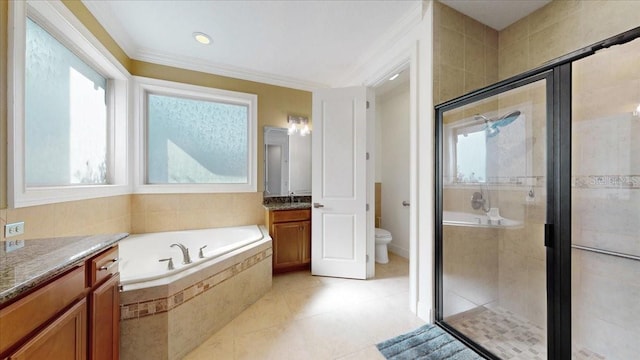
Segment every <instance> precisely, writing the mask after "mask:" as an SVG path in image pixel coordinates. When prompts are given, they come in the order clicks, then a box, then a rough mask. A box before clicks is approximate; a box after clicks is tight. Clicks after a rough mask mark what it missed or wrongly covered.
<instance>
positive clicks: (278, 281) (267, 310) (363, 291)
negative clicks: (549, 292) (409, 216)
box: [185, 254, 424, 360]
mask: <svg viewBox="0 0 640 360" xmlns="http://www.w3.org/2000/svg"><path fill="white" fill-rule="evenodd" d="M408 301H409V264H408V262H407V260H405V259H403V258H401V257H398V256H395V255H393V254H390V262H389V263H388V264H385V265H381V264H376V278H375V279H372V280H366V281H364V280H346V279H338V278H323V277H314V276H311V275H310V274H309V272H295V273H288V274H282V275H277V276H274V278H273V287H272V289H271V291H270V292H269V293H268V294H267V295H265V296H264V297H263V298H262V299H260V300H259V301H258V302H256V303H255V304H254V305H252V306H251V307H249V308H248V309H247V310H245V311H244V312H243V313H242V314H240V315H239V316H238V317H237V318H236V319H234V320H233V321H232V322H230V323H229V324H228V325H227V326H226V327H224V328H223V329H222V330H220V331H219V332H217V333H216V334H214V335H213V336H212V337H211V338H209V339H208V340H207V341H205V342H204V343H203V344H202V345H200V347H198V348H196V349H195V350H194V351H192V352H191V353H190V354H188V355H187V356H186V357H185V359H186V360H201V359H225V360H226V359H367V360H370V359H384V357H383V356H382V355H381V354H380V353H379V352H378V350H377V349H376V347H375V344H377V343H378V342H380V341H382V340H386V339H388V338H391V337H394V336H397V335H400V334H403V333H405V332H408V331H411V330H413V329H415V328H417V327H419V326H422V325H423V324H424V321H422V320H420V319H419V318H417V317H416V316H415V315H414V314H413V313H411V312H410V311H409V310H408Z"/></svg>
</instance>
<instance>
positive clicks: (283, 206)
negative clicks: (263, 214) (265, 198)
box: [262, 202, 311, 211]
mask: <svg viewBox="0 0 640 360" xmlns="http://www.w3.org/2000/svg"><path fill="white" fill-rule="evenodd" d="M262 206H264V208H265V209H267V210H269V211H271V210H295V209H311V203H310V202H293V203H291V202H289V203H271V204H263V205H262Z"/></svg>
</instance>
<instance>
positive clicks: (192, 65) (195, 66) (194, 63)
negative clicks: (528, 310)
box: [133, 48, 329, 91]
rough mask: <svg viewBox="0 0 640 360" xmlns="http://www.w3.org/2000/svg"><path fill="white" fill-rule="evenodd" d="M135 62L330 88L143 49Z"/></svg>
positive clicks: (296, 86) (300, 86)
mask: <svg viewBox="0 0 640 360" xmlns="http://www.w3.org/2000/svg"><path fill="white" fill-rule="evenodd" d="M133 58H134V59H135V60H140V61H146V62H150V63H154V64H159V65H166V66H172V67H176V68H181V69H187V70H193V71H200V72H205V73H208V74H213V75H220V76H226V77H230V78H234V79H241V80H247V81H254V82H259V83H264V84H269V85H276V86H283V87H288V88H292V89H298V90H305V91H313V90H315V89H318V88H326V87H329V85H328V84H322V83H316V82H312V81H305V80H300V79H295V78H290V77H285V76H278V75H274V74H270V73H265V72H259V71H255V70H250V69H246V68H240V67H234V66H228V65H222V64H216V63H212V62H210V61H206V60H203V59H199V58H193V57H185V56H179V57H178V56H175V55H173V54H168V53H164V52H160V51H156V50H151V49H146V48H141V49H140V50H138V51H137V52H135V53H134V54H133Z"/></svg>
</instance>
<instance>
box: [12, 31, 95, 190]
mask: <svg viewBox="0 0 640 360" xmlns="http://www.w3.org/2000/svg"><path fill="white" fill-rule="evenodd" d="M25 65H26V75H25V176H26V184H27V186H51V185H70V184H104V183H106V182H107V166H106V155H107V104H106V88H107V79H105V78H104V77H103V76H102V75H100V74H99V73H98V72H96V71H95V70H93V69H92V68H91V67H90V66H89V65H87V64H86V63H85V62H84V61H82V60H81V59H80V58H78V57H77V56H76V55H75V54H73V53H72V52H71V51H69V49H67V48H66V47H65V46H64V45H62V44H61V43H60V42H58V41H57V40H56V39H55V38H54V37H53V36H51V35H50V34H49V33H48V32H47V31H46V30H44V29H43V28H42V27H40V26H39V25H38V24H36V23H35V22H33V21H32V20H30V19H27V37H26V64H25Z"/></svg>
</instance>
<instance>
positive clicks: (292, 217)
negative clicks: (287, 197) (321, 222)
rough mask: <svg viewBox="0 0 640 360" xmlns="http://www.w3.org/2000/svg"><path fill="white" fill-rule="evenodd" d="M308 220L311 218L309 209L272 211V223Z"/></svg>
mask: <svg viewBox="0 0 640 360" xmlns="http://www.w3.org/2000/svg"><path fill="white" fill-rule="evenodd" d="M310 218H311V210H310V209H302V210H275V211H273V222H274V223H277V222H286V221H302V220H309V219H310Z"/></svg>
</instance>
